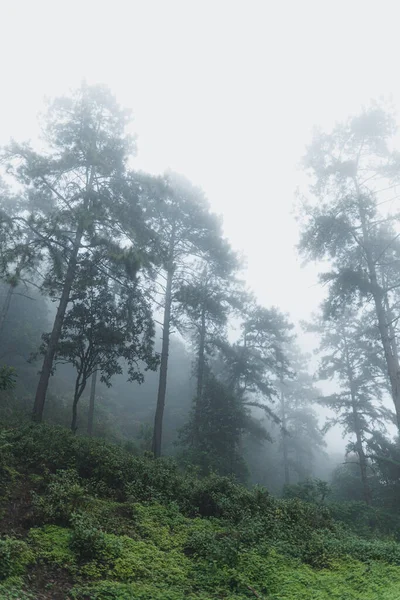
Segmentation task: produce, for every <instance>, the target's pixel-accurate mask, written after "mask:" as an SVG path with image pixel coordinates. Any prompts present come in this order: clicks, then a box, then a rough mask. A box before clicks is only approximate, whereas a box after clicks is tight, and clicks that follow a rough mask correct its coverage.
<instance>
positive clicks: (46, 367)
mask: <svg viewBox="0 0 400 600" xmlns="http://www.w3.org/2000/svg"><path fill="white" fill-rule="evenodd" d="M83 230H84V223H83V219H82V218H81V219H80V221H79V224H78V228H77V231H76V234H75V240H74V245H73V247H72V252H71V256H70V259H69V262H68V268H67V273H66V275H65V280H64V286H63V289H62V293H61V298H60V303H59V305H58V308H57V314H56V317H55V319H54V323H53V330H52V332H51V335H50V339H49V343H48V346H47V350H46V354H45V356H44V360H43V365H42V370H41V373H40V379H39V383H38V386H37V389H36V397H35V403H34V406H33V414H32V419H33V420H34V421H36V422H37V423H40V422H41V421H42V418H43V409H44V404H45V400H46V392H47V388H48V385H49V380H50V375H51V369H52V366H53V360H54V355H55V353H56V349H57V344H58V341H59V339H60V335H61V330H62V325H63V322H64V317H65V313H66V310H67V306H68V302H69V296H70V293H71V288H72V284H73V282H74V278H75V271H76V265H77V258H78V252H79V248H80V245H81V241H82V237H83Z"/></svg>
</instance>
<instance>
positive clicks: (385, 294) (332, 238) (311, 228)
mask: <svg viewBox="0 0 400 600" xmlns="http://www.w3.org/2000/svg"><path fill="white" fill-rule="evenodd" d="M394 131H395V126H394V121H393V119H392V117H391V116H390V115H389V114H387V113H385V112H384V111H383V110H382V109H381V108H380V107H379V106H375V105H373V106H372V107H371V108H370V109H368V110H364V111H363V112H362V114H361V115H359V116H357V117H353V118H351V119H349V120H348V121H347V122H345V123H344V124H341V125H338V126H336V127H335V128H334V130H333V132H332V133H331V134H324V133H321V132H318V133H317V134H316V135H315V137H314V140H313V142H312V144H311V146H310V147H309V149H308V152H307V156H306V158H305V167H306V169H307V170H309V171H310V172H311V174H312V176H313V185H312V187H311V192H312V194H313V195H314V197H315V199H316V200H317V202H316V203H314V204H311V203H305V204H304V207H303V213H304V214H303V217H304V218H303V230H302V236H301V242H300V246H299V247H300V250H301V251H302V253H303V254H304V255H305V256H306V257H307V258H308V259H310V260H319V259H329V260H330V261H331V263H332V268H331V270H330V271H329V272H327V273H324V274H322V275H321V281H322V282H324V283H325V284H327V285H328V289H329V296H328V299H327V302H326V315H327V316H328V315H330V316H331V317H334V316H335V315H336V314H338V313H339V312H340V310H342V309H343V308H344V309H346V308H349V307H351V306H355V305H357V303H358V305H359V304H360V303H361V304H363V305H365V304H366V303H369V302H370V301H372V303H373V306H374V315H375V321H376V325H377V328H378V331H379V334H380V340H381V344H382V347H383V350H384V359H385V364H386V370H387V373H388V376H389V379H390V387H391V395H392V399H393V403H394V406H395V410H396V414H397V424H398V427H400V361H399V355H398V351H397V342H396V335H397V333H396V332H395V326H396V325H397V323H398V319H397V318H396V316H397V315H396V314H394V315H393V310H392V308H393V306H392V305H393V301H394V300H393V296H394V293H395V290H397V292H398V290H399V286H400V271H399V265H400V262H399V260H400V243H399V236H398V233H397V231H396V227H395V224H396V223H398V215H397V214H388V213H386V214H385V213H384V212H383V209H384V208H385V207H388V204H387V201H388V200H391V199H393V198H392V196H393V191H392V190H393V186H394V185H395V184H396V182H397V181H398V178H399V176H400V168H399V165H400V161H399V157H398V155H396V154H393V153H391V152H390V150H389V147H390V141H391V138H392V136H393V134H394Z"/></svg>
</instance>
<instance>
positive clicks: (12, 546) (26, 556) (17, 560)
mask: <svg viewBox="0 0 400 600" xmlns="http://www.w3.org/2000/svg"><path fill="white" fill-rule="evenodd" d="M32 559H33V555H32V552H31V551H30V549H29V547H28V546H27V544H26V543H25V542H23V541H21V540H16V539H14V538H11V537H5V538H3V539H0V580H4V579H7V578H8V577H14V576H18V575H23V574H24V572H25V569H26V566H27V565H28V564H29V563H30V562H31V561H32Z"/></svg>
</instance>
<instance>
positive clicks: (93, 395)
mask: <svg viewBox="0 0 400 600" xmlns="http://www.w3.org/2000/svg"><path fill="white" fill-rule="evenodd" d="M96 381H97V370H96V371H95V372H94V373H93V375H92V382H91V385H90V399H89V412H88V425H87V432H88V435H89V436H90V437H92V435H93V420H94V402H95V398H96Z"/></svg>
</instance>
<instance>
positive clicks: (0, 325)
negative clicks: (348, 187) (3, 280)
mask: <svg viewBox="0 0 400 600" xmlns="http://www.w3.org/2000/svg"><path fill="white" fill-rule="evenodd" d="M13 294H14V286H13V285H9V286H8V290H7V295H6V297H5V300H4V303H3V306H2V308H1V314H0V338H1V336H2V333H3V329H4V325H5V322H6V318H7V314H8V310H9V308H10V304H11V299H12V297H13Z"/></svg>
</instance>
